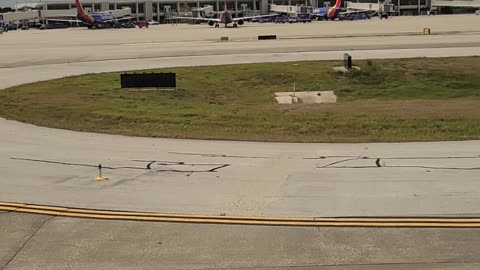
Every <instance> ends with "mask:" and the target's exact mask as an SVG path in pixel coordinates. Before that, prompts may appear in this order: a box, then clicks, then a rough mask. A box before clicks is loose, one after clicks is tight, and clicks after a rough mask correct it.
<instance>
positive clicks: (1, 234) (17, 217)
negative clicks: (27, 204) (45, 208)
mask: <svg viewBox="0 0 480 270" xmlns="http://www.w3.org/2000/svg"><path fill="white" fill-rule="evenodd" d="M50 218H51V217H49V216H43V215H29V214H28V215H25V214H20V213H9V212H0V269H5V266H7V265H8V264H9V263H10V261H11V260H12V259H13V258H14V257H15V256H16V255H17V253H18V252H19V251H20V250H21V249H22V248H23V246H24V245H25V244H26V243H27V242H28V241H29V240H30V238H31V237H32V236H33V235H34V234H35V233H36V232H37V231H38V230H39V229H40V227H41V226H42V225H43V224H44V222H45V221H46V220H48V219H50Z"/></svg>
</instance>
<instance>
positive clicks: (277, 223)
mask: <svg viewBox="0 0 480 270" xmlns="http://www.w3.org/2000/svg"><path fill="white" fill-rule="evenodd" d="M15 212H22V213H30V214H43V215H52V216H64V217H73V218H92V219H105V220H131V221H151V222H176V223H202V224H230V225H262V226H265V225H268V226H296V227H300V226H302V227H415V228H420V227H427V228H480V223H421V222H417V223H409V222H393V223H375V222H295V221H290V222H289V221H259V220H228V219H223V220H222V219H188V218H166V217H140V216H121V215H98V214H82V213H70V212H61V211H48V210H36V209H22V208H17V210H15Z"/></svg>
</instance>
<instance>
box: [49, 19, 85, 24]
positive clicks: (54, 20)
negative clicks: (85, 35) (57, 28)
mask: <svg viewBox="0 0 480 270" xmlns="http://www.w3.org/2000/svg"><path fill="white" fill-rule="evenodd" d="M47 20H48V21H52V22H77V23H83V22H82V21H80V20H65V19H47Z"/></svg>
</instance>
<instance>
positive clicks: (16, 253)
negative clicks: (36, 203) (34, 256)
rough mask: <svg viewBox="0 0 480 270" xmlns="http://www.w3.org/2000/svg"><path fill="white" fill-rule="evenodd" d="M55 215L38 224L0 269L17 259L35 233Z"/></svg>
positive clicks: (2, 269)
mask: <svg viewBox="0 0 480 270" xmlns="http://www.w3.org/2000/svg"><path fill="white" fill-rule="evenodd" d="M54 218H55V216H50V217H48V218H47V219H45V220H44V221H42V223H41V224H40V226H38V228H37V229H36V230H35V231H34V232H33V233H32V235H30V237H29V238H28V239H27V240H26V241H25V242H24V243H23V244H22V246H21V247H20V248H19V249H18V250H17V251H16V252H15V254H13V256H12V257H11V258H10V259H9V260H8V261H7V263H6V264H5V265H4V266H3V267H2V268H1V269H0V270H4V269H5V268H7V266H8V265H9V264H10V263H11V262H12V261H13V260H14V259H15V257H17V255H18V254H19V253H20V252H21V251H22V250H23V248H24V247H25V246H27V245H28V243H30V241H31V240H32V239H33V237H35V235H36V234H37V233H38V232H39V231H40V229H42V228H43V226H44V225H45V224H46V223H47V222H49V221H50V220H52V219H54Z"/></svg>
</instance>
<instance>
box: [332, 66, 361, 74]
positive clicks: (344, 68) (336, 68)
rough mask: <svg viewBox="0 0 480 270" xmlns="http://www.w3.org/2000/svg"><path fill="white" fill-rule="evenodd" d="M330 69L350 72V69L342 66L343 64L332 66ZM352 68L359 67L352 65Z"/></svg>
mask: <svg viewBox="0 0 480 270" xmlns="http://www.w3.org/2000/svg"><path fill="white" fill-rule="evenodd" d="M332 69H333V70H334V71H336V72H342V73H347V72H350V69H348V68H346V67H344V66H341V67H332ZM352 69H355V70H360V67H359V66H352Z"/></svg>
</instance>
